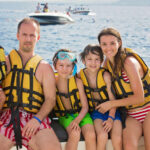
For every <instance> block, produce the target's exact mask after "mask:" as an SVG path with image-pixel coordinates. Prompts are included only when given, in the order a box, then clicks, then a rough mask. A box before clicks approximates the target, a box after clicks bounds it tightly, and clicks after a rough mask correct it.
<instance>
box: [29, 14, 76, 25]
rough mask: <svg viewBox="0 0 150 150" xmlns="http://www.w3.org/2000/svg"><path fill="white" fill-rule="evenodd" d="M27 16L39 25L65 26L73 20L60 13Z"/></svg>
mask: <svg viewBox="0 0 150 150" xmlns="http://www.w3.org/2000/svg"><path fill="white" fill-rule="evenodd" d="M28 16H29V17H30V18H34V19H35V20H37V21H38V22H39V23H40V24H41V25H48V24H53V25H55V24H66V23H73V22H74V20H73V19H72V18H71V17H70V15H69V14H67V13H62V12H46V13H45V12H40V13H30V14H28Z"/></svg>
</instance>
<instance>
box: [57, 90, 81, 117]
mask: <svg viewBox="0 0 150 150" xmlns="http://www.w3.org/2000/svg"><path fill="white" fill-rule="evenodd" d="M77 91H78V90H77V89H74V90H72V91H71V92H69V93H67V94H66V93H61V92H58V91H57V92H56V94H57V95H59V97H61V96H64V97H65V98H70V97H71V96H72V95H73V96H74V99H75V103H74V106H72V107H74V110H73V109H72V110H66V109H65V110H61V109H60V108H59V104H58V103H57V102H56V106H57V108H58V110H54V113H59V114H60V116H64V115H66V114H67V113H77V112H80V110H81V107H80V105H79V103H80V100H79V99H78V98H77V95H76V93H77ZM71 105H72V104H71Z"/></svg>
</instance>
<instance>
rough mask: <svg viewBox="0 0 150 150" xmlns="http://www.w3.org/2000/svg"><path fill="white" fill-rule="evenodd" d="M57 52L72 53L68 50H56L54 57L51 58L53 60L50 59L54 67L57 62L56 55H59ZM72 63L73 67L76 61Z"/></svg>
mask: <svg viewBox="0 0 150 150" xmlns="http://www.w3.org/2000/svg"><path fill="white" fill-rule="evenodd" d="M59 52H68V53H72V51H70V50H68V49H60V50H58V51H57V52H56V53H55V55H54V57H53V59H52V61H53V65H54V67H56V63H57V61H58V53H59ZM72 63H73V66H74V65H75V64H76V63H77V59H75V60H74V61H73V62H72Z"/></svg>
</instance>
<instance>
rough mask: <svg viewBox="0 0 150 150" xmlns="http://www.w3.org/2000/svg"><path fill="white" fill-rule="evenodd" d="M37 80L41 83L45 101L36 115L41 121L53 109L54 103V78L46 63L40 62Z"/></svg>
mask: <svg viewBox="0 0 150 150" xmlns="http://www.w3.org/2000/svg"><path fill="white" fill-rule="evenodd" d="M36 75H37V79H38V78H39V79H38V80H39V81H40V82H41V84H42V87H43V92H44V98H45V101H44V103H43V105H42V107H41V109H40V110H39V112H38V113H37V114H36V116H37V117H38V118H39V119H40V120H43V119H44V118H45V117H46V116H47V115H48V114H49V113H50V111H51V110H52V109H53V107H54V106H55V102H56V85H55V76H54V72H53V69H52V68H51V66H50V65H49V64H48V63H47V62H44V61H42V63H41V64H40V65H39V69H38V70H37V72H36Z"/></svg>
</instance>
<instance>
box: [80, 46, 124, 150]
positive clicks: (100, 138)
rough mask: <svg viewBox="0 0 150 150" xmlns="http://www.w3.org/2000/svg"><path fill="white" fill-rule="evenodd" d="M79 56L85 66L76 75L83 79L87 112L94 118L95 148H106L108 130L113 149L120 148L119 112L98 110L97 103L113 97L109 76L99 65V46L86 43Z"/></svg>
mask: <svg viewBox="0 0 150 150" xmlns="http://www.w3.org/2000/svg"><path fill="white" fill-rule="evenodd" d="M80 56H81V60H82V62H83V64H84V65H85V68H84V69H81V70H80V73H79V74H78V76H79V77H80V78H81V80H82V81H83V84H84V88H85V92H86V95H87V98H88V104H89V112H90V114H91V117H92V119H93V120H94V126H95V130H96V134H97V150H105V149H106V144H107V140H108V133H109V132H110V135H111V139H112V144H113V147H114V149H115V150H122V126H121V121H120V114H119V113H118V111H116V109H114V108H113V109H111V110H110V111H109V112H106V113H105V114H102V113H100V112H99V110H98V105H99V104H101V103H103V102H105V101H108V100H114V99H115V97H114V95H113V93H112V91H111V76H110V74H109V72H107V71H106V70H105V69H104V68H102V67H101V64H102V62H103V53H102V51H101V48H100V47H99V46H98V45H87V46H86V47H85V49H84V51H83V52H82V53H81V54H80Z"/></svg>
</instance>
